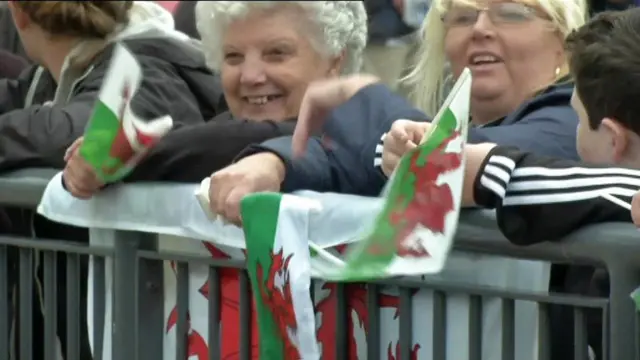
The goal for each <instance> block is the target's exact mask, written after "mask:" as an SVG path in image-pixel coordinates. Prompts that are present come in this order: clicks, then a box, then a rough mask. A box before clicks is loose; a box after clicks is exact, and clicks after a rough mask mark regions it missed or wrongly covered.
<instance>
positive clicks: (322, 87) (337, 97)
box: [292, 74, 380, 156]
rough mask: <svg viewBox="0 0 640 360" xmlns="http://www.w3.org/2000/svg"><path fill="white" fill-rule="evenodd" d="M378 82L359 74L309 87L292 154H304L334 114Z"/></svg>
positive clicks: (301, 106)
mask: <svg viewBox="0 0 640 360" xmlns="http://www.w3.org/2000/svg"><path fill="white" fill-rule="evenodd" d="M378 81H380V80H379V79H378V78H377V77H375V76H373V75H366V74H359V75H353V76H348V77H340V78H334V79H329V80H321V81H316V82H313V83H311V84H309V86H308V87H307V91H306V92H305V94H304V97H303V98H302V102H301V104H300V112H299V113H298V123H297V124H296V129H295V131H294V133H293V141H292V147H293V154H294V155H295V156H301V155H303V154H304V152H305V151H306V149H307V141H308V140H309V137H310V136H311V134H313V133H315V132H316V131H318V130H320V129H321V128H322V126H323V125H324V122H325V120H326V117H327V114H328V113H329V112H330V111H331V110H333V109H334V108H336V107H338V106H340V105H341V104H343V103H344V102H346V101H347V100H349V99H351V97H353V95H355V94H356V93H357V92H358V91H360V90H361V89H362V88H364V87H366V86H368V85H371V84H374V83H376V82H378Z"/></svg>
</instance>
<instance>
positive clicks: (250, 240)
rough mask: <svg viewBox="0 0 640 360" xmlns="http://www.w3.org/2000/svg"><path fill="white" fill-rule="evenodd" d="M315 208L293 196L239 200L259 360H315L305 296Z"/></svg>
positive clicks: (312, 323) (315, 347)
mask: <svg viewBox="0 0 640 360" xmlns="http://www.w3.org/2000/svg"><path fill="white" fill-rule="evenodd" d="M318 209H319V208H318V204H317V203H316V202H313V201H310V200H308V199H305V198H302V197H297V196H295V195H283V194H277V193H260V194H256V195H253V196H249V197H246V198H245V199H243V201H242V204H241V211H242V214H243V216H247V218H246V219H247V220H244V219H245V218H244V217H243V228H244V233H245V238H246V240H247V241H246V247H247V269H248V272H249V278H250V279H251V287H252V289H253V294H254V298H255V302H256V311H257V313H258V314H257V315H258V331H259V334H260V359H265V360H266V359H283V360H300V359H320V352H319V349H318V344H317V342H316V335H315V319H314V316H315V315H314V311H313V303H312V301H311V297H310V294H309V286H310V285H311V268H310V264H309V256H310V255H309V247H308V246H307V243H306V241H304V239H303V238H301V237H300V236H299V234H304V233H308V230H309V221H308V220H309V215H310V213H311V212H312V211H314V210H318Z"/></svg>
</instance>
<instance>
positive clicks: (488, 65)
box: [443, 0, 564, 106]
mask: <svg viewBox="0 0 640 360" xmlns="http://www.w3.org/2000/svg"><path fill="white" fill-rule="evenodd" d="M443 21H444V24H445V28H446V35H445V42H444V43H445V54H446V56H447V58H448V60H449V61H450V63H451V67H452V71H453V73H454V76H457V75H458V74H460V72H461V71H462V69H464V68H465V67H469V68H470V69H471V73H472V75H473V85H472V90H471V92H472V102H473V101H474V100H475V101H496V100H500V101H501V102H509V101H511V102H513V103H514V106H517V105H519V104H520V103H521V102H522V101H524V100H525V99H526V98H527V97H528V96H530V95H531V93H532V92H535V91H537V90H539V89H541V88H544V87H545V86H546V85H549V84H550V83H552V82H553V81H554V79H555V77H556V72H557V70H556V69H559V67H560V66H562V64H563V61H564V56H563V54H564V51H563V45H562V41H561V37H560V35H559V34H558V33H557V31H555V30H553V25H552V23H551V22H550V21H549V20H548V19H547V17H546V15H545V14H544V13H543V12H542V11H541V10H540V9H538V8H536V7H535V6H529V5H526V4H524V3H520V2H514V1H504V0H503V1H498V0H495V1H494V0H484V1H478V2H477V5H476V6H473V7H471V6H468V5H464V4H462V3H461V0H453V3H452V5H451V7H450V9H449V11H447V13H446V14H445V15H444V17H443ZM472 106H473V105H472Z"/></svg>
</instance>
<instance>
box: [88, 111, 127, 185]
mask: <svg viewBox="0 0 640 360" xmlns="http://www.w3.org/2000/svg"><path fill="white" fill-rule="evenodd" d="M119 128H120V120H119V119H118V117H117V116H116V114H115V113H114V112H113V111H112V110H111V109H110V108H109V107H108V106H107V105H105V104H104V103H103V102H102V101H100V100H98V101H96V105H95V107H94V108H93V114H92V115H91V121H90V122H89V125H88V126H87V130H86V131H85V134H84V142H83V143H82V146H81V147H80V155H81V156H82V157H83V158H84V159H85V160H86V161H87V163H89V165H91V167H92V168H94V169H96V171H98V172H99V171H100V170H101V169H102V167H103V166H105V165H107V166H109V165H116V166H117V165H120V166H122V164H116V162H119V160H118V159H115V158H112V157H111V156H110V154H109V151H108V150H109V149H110V148H111V144H112V143H113V141H114V139H115V138H116V134H117V133H118V129H119ZM100 175H102V174H100Z"/></svg>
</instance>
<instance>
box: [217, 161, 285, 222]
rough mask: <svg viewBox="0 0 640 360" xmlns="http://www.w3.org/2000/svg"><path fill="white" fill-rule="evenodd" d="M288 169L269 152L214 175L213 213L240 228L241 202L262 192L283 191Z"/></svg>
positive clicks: (239, 162)
mask: <svg viewBox="0 0 640 360" xmlns="http://www.w3.org/2000/svg"><path fill="white" fill-rule="evenodd" d="M284 176H285V166H284V163H283V162H282V160H281V159H280V158H279V157H278V156H277V155H274V154H272V153H269V152H265V153H259V154H255V155H251V156H248V157H246V158H244V159H242V160H240V161H238V162H237V163H235V164H233V165H230V166H227V167H226V168H224V169H222V170H220V171H217V172H215V173H213V175H211V179H210V183H209V204H210V205H211V212H212V213H213V214H218V215H220V216H222V217H223V218H225V219H226V220H227V221H229V222H231V223H233V224H236V225H240V224H241V223H242V219H241V217H240V201H242V198H244V197H245V196H246V195H248V194H251V193H255V192H262V191H280V185H281V184H282V182H283V181H284Z"/></svg>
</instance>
